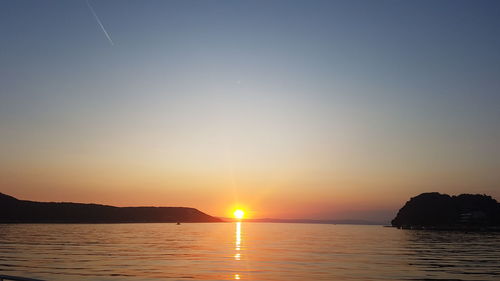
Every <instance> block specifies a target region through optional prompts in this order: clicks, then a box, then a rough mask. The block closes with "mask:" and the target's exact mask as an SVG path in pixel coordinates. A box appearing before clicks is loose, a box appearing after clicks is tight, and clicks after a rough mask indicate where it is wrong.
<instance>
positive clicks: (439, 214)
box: [392, 192, 500, 227]
mask: <svg viewBox="0 0 500 281" xmlns="http://www.w3.org/2000/svg"><path fill="white" fill-rule="evenodd" d="M392 225H393V226H397V227H405V226H408V227H460V226H464V227H466V226H500V204H499V203H498V202H497V201H496V200H495V199H493V198H491V197H490V196H487V195H479V194H461V195H459V196H449V195H447V194H440V193H437V192H432V193H422V194H420V195H418V196H416V197H413V198H411V199H410V201H408V202H406V204H405V205H404V206H403V208H401V209H400V210H399V212H398V214H397V216H396V218H394V219H393V220H392Z"/></svg>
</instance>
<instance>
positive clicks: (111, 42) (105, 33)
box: [87, 0, 115, 45]
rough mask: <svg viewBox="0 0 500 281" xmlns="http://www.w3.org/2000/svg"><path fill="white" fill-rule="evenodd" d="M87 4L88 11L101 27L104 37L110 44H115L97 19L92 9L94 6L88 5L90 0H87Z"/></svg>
mask: <svg viewBox="0 0 500 281" xmlns="http://www.w3.org/2000/svg"><path fill="white" fill-rule="evenodd" d="M87 6H89V9H90V11H91V12H92V14H93V15H94V18H95V19H96V21H97V23H98V24H99V26H100V27H101V29H102V32H104V35H106V38H108V41H109V43H110V44H111V45H115V43H113V40H112V39H111V37H110V36H109V34H108V32H107V31H106V29H105V28H104V25H102V22H101V20H100V19H99V17H98V16H97V14H96V12H95V11H94V8H92V5H90V2H89V0H87Z"/></svg>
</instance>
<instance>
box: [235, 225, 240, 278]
mask: <svg viewBox="0 0 500 281" xmlns="http://www.w3.org/2000/svg"><path fill="white" fill-rule="evenodd" d="M235 236H236V237H235V238H236V239H235V250H236V253H235V254H234V260H236V261H239V260H241V253H240V250H241V222H240V221H238V222H236V235H235ZM234 279H235V280H240V279H241V277H240V275H239V274H234Z"/></svg>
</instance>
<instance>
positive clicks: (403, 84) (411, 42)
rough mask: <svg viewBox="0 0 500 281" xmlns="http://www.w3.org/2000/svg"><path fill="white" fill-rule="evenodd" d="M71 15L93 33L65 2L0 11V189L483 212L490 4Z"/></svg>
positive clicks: (494, 159) (302, 213) (125, 5)
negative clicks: (431, 204) (449, 199)
mask: <svg viewBox="0 0 500 281" xmlns="http://www.w3.org/2000/svg"><path fill="white" fill-rule="evenodd" d="M89 3H90V5H91V7H92V8H93V9H94V11H95V13H96V15H97V16H98V19H99V20H100V21H101V23H102V27H103V28H101V26H100V25H99V22H98V20H97V19H96V18H95V17H94V15H93V14H92V11H91V8H90V7H89V6H88V4H87V2H86V1H85V0H81V1H76V0H74V1H36V0H32V1H25V0H16V1H6V0H0V42H1V43H0V133H1V138H0V192H2V191H3V192H5V193H10V194H12V195H16V196H19V197H22V198H27V199H33V200H70V201H92V202H100V203H110V204H118V205H120V204H121V205H127V204H128V205H134V204H137V205H140V204H156V205H191V206H196V207H200V209H202V210H206V211H208V212H210V213H212V214H214V215H223V214H225V212H226V209H224V208H225V207H224V208H223V207H220V206H226V205H231V204H240V205H245V206H247V208H249V209H252V210H253V211H254V213H255V214H254V215H255V216H274V217H277V216H281V217H315V218H333V217H353V216H358V217H367V218H370V214H375V213H377V212H378V211H380V212H382V213H383V212H384V210H389V211H388V212H390V211H391V210H394V209H397V208H398V207H399V206H400V205H401V204H402V203H403V202H404V201H405V200H406V199H408V198H409V197H410V196H414V195H416V194H418V193H420V192H425V191H441V192H447V193H452V194H456V193H462V192H468V193H487V194H491V195H493V196H494V197H496V198H497V199H499V198H500V173H499V170H498V167H500V2H499V1H472V0H471V1H457V0H454V1H290V0H287V1H273V0H271V1H269V0H266V1H210V0H204V1H189V0H183V1H124V0H119V1H112V0H109V1H97V0H93V1H89ZM106 33H107V34H108V35H109V37H110V38H109V39H111V40H109V39H108V38H107V36H106ZM139 191H140V192H139ZM116 192H120V194H121V195H122V196H121V198H120V197H117V196H116ZM138 193H140V195H138ZM173 194H175V195H173ZM278 201H279V204H278V203H276V202H278ZM235 202H236V203H235ZM290 209H294V210H297V211H296V212H292V211H290Z"/></svg>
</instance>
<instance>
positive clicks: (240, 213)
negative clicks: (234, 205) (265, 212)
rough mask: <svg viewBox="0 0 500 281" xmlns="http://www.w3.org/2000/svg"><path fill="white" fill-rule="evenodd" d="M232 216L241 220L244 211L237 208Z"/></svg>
mask: <svg viewBox="0 0 500 281" xmlns="http://www.w3.org/2000/svg"><path fill="white" fill-rule="evenodd" d="M233 215H234V217H235V218H237V219H239V220H241V219H242V218H243V217H244V216H245V212H243V210H240V209H237V210H235V211H234V213H233Z"/></svg>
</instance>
